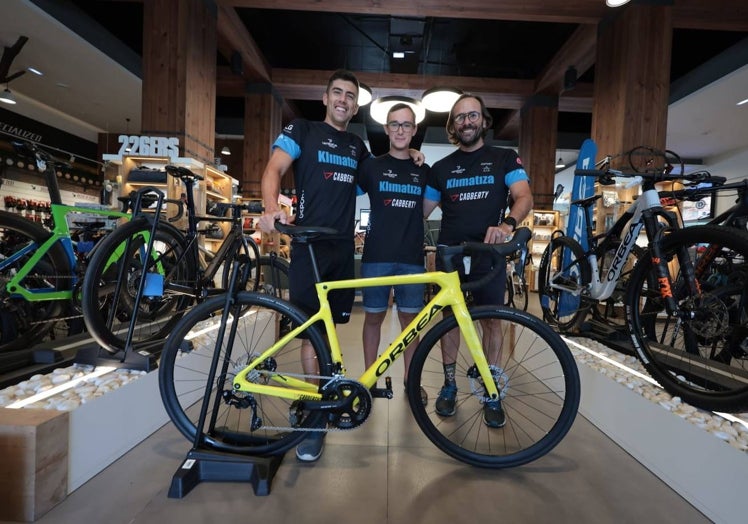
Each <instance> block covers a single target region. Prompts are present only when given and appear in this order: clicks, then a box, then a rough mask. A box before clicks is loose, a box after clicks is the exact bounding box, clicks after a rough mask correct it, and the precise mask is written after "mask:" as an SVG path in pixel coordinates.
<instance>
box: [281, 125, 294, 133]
mask: <svg viewBox="0 0 748 524" xmlns="http://www.w3.org/2000/svg"><path fill="white" fill-rule="evenodd" d="M283 131H285V132H286V133H290V132H291V131H293V124H288V125H287V126H286V127H284V128H283Z"/></svg>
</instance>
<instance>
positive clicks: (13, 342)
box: [0, 142, 129, 351]
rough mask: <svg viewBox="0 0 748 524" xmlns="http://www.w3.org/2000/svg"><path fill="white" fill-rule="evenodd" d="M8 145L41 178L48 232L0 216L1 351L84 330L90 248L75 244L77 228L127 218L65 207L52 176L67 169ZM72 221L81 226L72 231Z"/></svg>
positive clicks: (33, 150)
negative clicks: (83, 299) (83, 298)
mask: <svg viewBox="0 0 748 524" xmlns="http://www.w3.org/2000/svg"><path fill="white" fill-rule="evenodd" d="M12 145H13V147H14V149H15V150H16V152H17V154H18V155H19V156H21V157H24V158H28V159H30V160H33V161H34V162H35V164H36V167H37V169H38V171H39V172H40V173H42V174H43V175H44V180H45V183H46V186H47V190H48V191H49V199H50V206H49V213H50V215H51V220H49V221H48V222H47V223H48V225H49V227H50V228H51V231H50V230H48V229H46V228H45V227H44V226H42V225H41V224H40V223H37V222H32V221H31V220H28V219H26V218H24V217H22V216H20V215H18V214H15V213H11V212H8V211H0V279H2V282H3V285H2V286H1V287H0V351H15V350H21V349H28V348H30V347H32V346H33V345H34V344H36V343H38V342H40V341H42V340H43V339H44V338H45V337H47V336H50V335H52V334H54V333H55V332H57V331H58V330H60V331H64V332H65V334H73V333H74V332H76V331H79V329H78V330H76V328H75V327H74V324H75V322H76V321H80V322H79V324H80V326H81V329H82V324H83V322H82V321H81V320H80V319H81V310H80V301H79V297H80V285H81V281H82V279H83V275H84V272H85V266H86V260H87V252H88V250H89V249H90V247H91V245H90V242H88V241H84V242H81V243H78V242H76V241H75V240H74V237H75V236H76V229H82V230H83V233H84V234H85V233H88V234H91V233H92V232H93V230H94V229H96V230H98V231H101V229H100V226H103V225H104V224H105V223H106V222H111V221H112V220H117V219H127V218H129V215H128V214H126V213H123V212H118V211H116V210H112V209H95V208H88V207H78V206H68V205H65V204H63V203H62V197H61V195H60V189H59V185H58V183H57V176H56V171H57V170H58V169H62V168H64V167H66V166H67V164H66V163H65V162H63V161H61V160H58V159H56V158H54V157H53V156H52V155H50V154H49V153H48V152H46V151H44V150H43V149H41V148H40V147H39V146H38V145H36V144H34V143H31V142H13V143H12ZM91 218H95V219H96V218H97V220H96V222H97V224H91V223H90V222H89V221H90V219H91ZM76 221H78V222H81V224H79V225H78V226H76V225H75V222H76ZM95 226H98V227H95ZM84 244H85V245H86V248H85V249H84V247H83V246H84ZM79 248H80V249H79Z"/></svg>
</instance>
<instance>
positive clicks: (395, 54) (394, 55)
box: [392, 51, 405, 58]
mask: <svg viewBox="0 0 748 524" xmlns="http://www.w3.org/2000/svg"><path fill="white" fill-rule="evenodd" d="M392 58H405V53H403V52H402V51H393V52H392Z"/></svg>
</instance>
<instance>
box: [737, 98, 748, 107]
mask: <svg viewBox="0 0 748 524" xmlns="http://www.w3.org/2000/svg"><path fill="white" fill-rule="evenodd" d="M745 104H748V98H746V99H745V100H741V101H740V102H738V103H737V104H736V105H739V106H742V105H745Z"/></svg>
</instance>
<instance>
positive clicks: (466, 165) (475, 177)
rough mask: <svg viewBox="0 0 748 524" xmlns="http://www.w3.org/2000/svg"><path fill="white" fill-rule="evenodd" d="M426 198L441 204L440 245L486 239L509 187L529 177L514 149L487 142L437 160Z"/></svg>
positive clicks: (504, 206) (501, 216) (497, 219)
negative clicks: (475, 148) (475, 147)
mask: <svg viewBox="0 0 748 524" xmlns="http://www.w3.org/2000/svg"><path fill="white" fill-rule="evenodd" d="M428 180H429V181H428V184H427V186H426V193H425V197H426V199H428V200H435V201H437V202H439V203H440V205H441V210H442V219H441V230H440V231H439V240H438V242H439V244H445V245H449V246H453V245H456V244H459V243H460V242H464V241H475V242H483V239H484V238H485V235H486V229H488V227H489V226H495V225H498V224H499V221H500V220H501V219H502V218H503V216H504V210H505V209H506V205H507V194H508V191H509V186H511V185H512V184H513V183H515V182H517V181H519V180H529V178H528V176H527V173H526V172H525V169H524V168H523V167H522V160H520V158H519V156H518V155H517V153H515V152H514V151H513V150H512V149H505V148H497V147H491V146H487V145H484V146H483V147H481V148H480V149H477V150H476V151H472V152H465V151H461V150H459V149H458V150H457V151H455V152H453V153H451V154H449V155H448V156H446V157H444V158H443V159H441V160H439V161H438V162H436V163H434V165H433V166H432V167H431V171H430V173H429V179H428Z"/></svg>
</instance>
